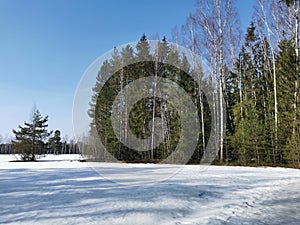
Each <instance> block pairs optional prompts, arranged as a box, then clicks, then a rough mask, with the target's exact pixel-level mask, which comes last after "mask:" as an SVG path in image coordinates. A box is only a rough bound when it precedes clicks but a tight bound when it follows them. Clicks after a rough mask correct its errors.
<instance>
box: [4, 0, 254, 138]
mask: <svg viewBox="0 0 300 225" xmlns="http://www.w3.org/2000/svg"><path fill="white" fill-rule="evenodd" d="M253 2H254V0H237V7H238V10H239V12H240V15H241V22H242V27H243V29H244V30H245V29H246V27H247V26H248V24H249V21H250V19H251V15H252V11H253V9H252V5H253ZM194 6H195V0H163V1H162V0H128V1H126V0H26V1H24V0H0V101H1V106H0V135H2V136H5V135H9V136H12V129H16V128H18V125H23V122H24V121H28V120H29V118H30V114H31V111H32V109H33V106H34V104H36V105H37V108H38V109H39V110H40V111H41V113H42V115H44V116H45V115H48V116H49V128H50V129H51V130H55V129H60V130H61V132H62V136H65V135H68V136H69V137H73V136H74V134H73V125H72V105H73V98H74V94H75V92H76V87H77V85H78V83H79V81H80V78H81V76H82V75H83V73H84V71H85V70H86V69H87V67H88V66H89V65H90V64H91V63H92V62H93V61H94V60H95V59H96V58H98V57H99V56H101V55H102V54H103V53H105V52H107V51H109V50H111V49H112V48H113V47H114V46H118V45H122V44H126V43H128V42H133V41H137V40H138V39H139V38H140V36H141V35H142V34H143V33H145V34H146V35H148V37H151V36H153V35H154V34H155V33H158V34H159V35H160V36H163V35H166V36H167V38H168V37H169V38H170V37H171V32H172V29H173V28H174V27H175V26H176V25H177V26H179V27H180V26H181V25H182V24H183V23H184V22H185V19H186V17H187V16H188V15H189V13H190V12H193V10H194V9H193V8H194Z"/></svg>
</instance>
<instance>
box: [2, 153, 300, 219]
mask: <svg viewBox="0 0 300 225" xmlns="http://www.w3.org/2000/svg"><path fill="white" fill-rule="evenodd" d="M78 159H81V156H79V155H48V156H46V157H44V158H42V159H40V160H39V162H9V161H10V160H15V158H14V157H13V156H10V155H0V224H59V225H64V224H105V225H107V224H110V225H115V224H120V225H121V224H122V225H123V224H125V225H127V224H128V225H135V224H139V225H141V224H145V225H146V224H166V225H188V224H193V225H194V224H278V225H279V224H300V189H299V184H300V171H299V170H293V169H285V168H262V167H260V168H248V167H221V166H220V167H217V166H209V167H202V166H195V165H194V166H192V165H189V166H185V167H181V166H175V165H154V164H134V165H133V164H118V163H93V164H89V163H83V162H79V161H78ZM174 169H175V170H176V173H175V174H173V176H172V177H165V179H163V180H162V181H161V182H152V183H151V182H149V183H146V182H144V181H153V180H155V177H158V178H159V180H161V178H162V175H164V174H168V173H167V172H168V171H169V170H172V171H173V170H174ZM175 170H174V171H175ZM143 174H144V176H142V175H143ZM137 179H141V180H142V181H143V182H142V183H140V182H137Z"/></svg>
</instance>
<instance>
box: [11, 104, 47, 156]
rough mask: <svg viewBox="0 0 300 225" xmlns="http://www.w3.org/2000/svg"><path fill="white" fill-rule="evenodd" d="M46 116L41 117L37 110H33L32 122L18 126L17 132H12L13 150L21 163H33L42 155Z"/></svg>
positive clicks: (45, 135) (45, 133)
mask: <svg viewBox="0 0 300 225" xmlns="http://www.w3.org/2000/svg"><path fill="white" fill-rule="evenodd" d="M47 122H48V116H46V117H44V118H43V117H42V115H41V114H40V112H39V110H36V109H35V110H34V112H33V116H32V122H31V123H27V122H24V126H23V127H22V126H19V130H13V133H14V134H15V140H14V141H13V150H14V152H15V153H16V154H20V155H21V158H22V160H23V161H35V160H36V156H37V155H41V154H43V151H44V148H45V143H44V141H45V140H46V138H47V137H49V135H50V133H48V131H47V127H48V124H47Z"/></svg>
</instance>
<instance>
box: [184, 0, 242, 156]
mask: <svg viewBox="0 0 300 225" xmlns="http://www.w3.org/2000/svg"><path fill="white" fill-rule="evenodd" d="M189 20H191V21H193V25H194V32H193V34H192V36H191V37H192V39H193V40H192V46H193V47H192V48H193V50H194V51H195V52H196V53H201V55H202V56H203V57H204V58H205V59H206V60H207V61H208V62H209V63H210V66H211V68H212V73H213V77H214V78H217V79H218V80H219V81H218V88H219V91H218V95H219V96H215V97H216V99H219V100H220V101H218V106H217V108H218V110H217V112H218V113H219V115H218V117H219V120H218V127H219V129H220V133H219V135H220V143H219V144H218V145H219V149H220V162H223V160H224V152H223V142H224V126H223V124H224V122H225V121H224V119H225V115H224V110H225V109H224V105H223V101H222V100H223V99H225V103H226V102H227V101H226V99H227V96H226V71H227V68H229V67H230V63H231V61H232V56H231V53H233V52H234V48H233V46H234V43H236V42H233V40H234V38H233V36H236V34H237V33H238V30H239V28H238V27H239V16H238V14H237V11H236V9H235V7H234V4H233V1H231V0H212V1H205V0H198V1H197V6H196V12H195V13H193V14H190V16H189ZM188 26H189V25H188ZM226 105H228V104H226ZM225 107H227V106H225Z"/></svg>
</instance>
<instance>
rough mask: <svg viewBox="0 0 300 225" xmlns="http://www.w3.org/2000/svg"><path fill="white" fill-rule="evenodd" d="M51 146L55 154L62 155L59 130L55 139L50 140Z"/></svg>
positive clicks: (55, 134)
mask: <svg viewBox="0 0 300 225" xmlns="http://www.w3.org/2000/svg"><path fill="white" fill-rule="evenodd" d="M49 145H50V148H51V150H53V153H54V154H61V153H62V142H61V137H60V131H59V130H56V131H55V132H54V135H53V137H51V138H49Z"/></svg>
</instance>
